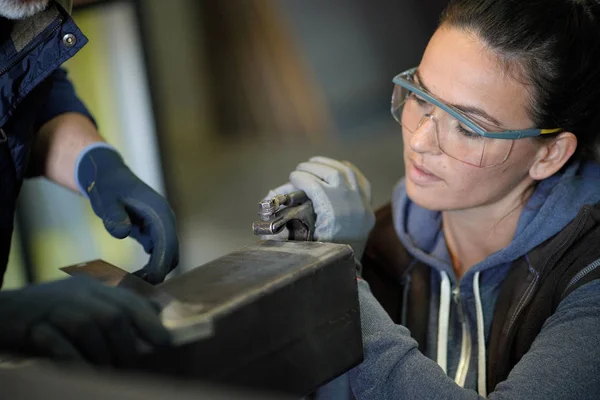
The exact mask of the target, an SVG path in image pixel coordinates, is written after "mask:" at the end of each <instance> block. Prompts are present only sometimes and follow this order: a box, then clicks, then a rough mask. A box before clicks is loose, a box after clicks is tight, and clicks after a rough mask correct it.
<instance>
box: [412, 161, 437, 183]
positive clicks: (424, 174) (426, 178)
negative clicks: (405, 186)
mask: <svg viewBox="0 0 600 400" xmlns="http://www.w3.org/2000/svg"><path fill="white" fill-rule="evenodd" d="M406 175H407V176H408V178H409V179H410V180H411V181H413V182H414V183H415V184H417V185H427V184H431V183H434V182H439V181H441V179H440V178H439V177H438V176H436V175H434V174H432V173H431V172H430V171H429V170H428V169H426V168H425V167H423V166H422V165H419V164H416V163H415V162H414V161H413V160H409V168H408V171H407V174H406Z"/></svg>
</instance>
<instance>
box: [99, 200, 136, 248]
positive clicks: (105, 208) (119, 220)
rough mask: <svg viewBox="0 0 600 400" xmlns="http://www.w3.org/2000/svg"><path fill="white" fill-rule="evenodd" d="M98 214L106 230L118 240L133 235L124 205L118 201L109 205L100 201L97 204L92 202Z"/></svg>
mask: <svg viewBox="0 0 600 400" xmlns="http://www.w3.org/2000/svg"><path fill="white" fill-rule="evenodd" d="M92 205H93V206H94V207H93V208H94V210H95V211H96V214H97V215H98V216H99V217H100V218H102V222H103V223H104V228H106V230H107V231H108V233H110V234H111V235H112V236H113V237H115V238H117V239H124V238H126V237H127V236H129V234H130V233H131V220H130V219H129V215H128V214H127V211H126V210H125V207H124V206H123V204H121V203H119V202H118V201H113V202H111V203H109V204H106V202H101V201H100V199H98V200H97V201H96V202H95V204H94V202H92Z"/></svg>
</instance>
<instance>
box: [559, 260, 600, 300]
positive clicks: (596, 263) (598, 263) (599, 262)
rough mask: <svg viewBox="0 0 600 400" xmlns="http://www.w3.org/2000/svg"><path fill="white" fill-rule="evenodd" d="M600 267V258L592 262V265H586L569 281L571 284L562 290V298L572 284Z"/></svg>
mask: <svg viewBox="0 0 600 400" xmlns="http://www.w3.org/2000/svg"><path fill="white" fill-rule="evenodd" d="M598 267H600V260H596V261H594V262H593V263H591V264H590V265H588V266H587V267H585V268H584V269H582V270H581V271H579V272H578V273H577V275H575V276H574V277H573V278H571V280H570V281H569V284H568V285H567V287H566V288H565V290H564V291H563V292H562V295H561V296H560V297H561V299H562V298H564V297H565V293H567V292H568V291H569V289H570V288H571V286H573V285H575V284H576V283H577V282H579V281H580V280H581V279H583V278H584V277H585V276H586V275H587V274H589V273H590V272H592V271H593V270H595V269H596V268H598Z"/></svg>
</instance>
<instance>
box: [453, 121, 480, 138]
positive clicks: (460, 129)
mask: <svg viewBox="0 0 600 400" xmlns="http://www.w3.org/2000/svg"><path fill="white" fill-rule="evenodd" d="M456 129H457V130H458V132H459V133H460V134H461V135H463V136H464V137H467V138H469V139H481V138H482V136H481V135H479V134H477V133H475V132H473V131H472V130H470V129H468V128H465V127H464V126H462V125H461V124H457V126H456Z"/></svg>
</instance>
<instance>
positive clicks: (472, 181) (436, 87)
mask: <svg viewBox="0 0 600 400" xmlns="http://www.w3.org/2000/svg"><path fill="white" fill-rule="evenodd" d="M415 79H416V81H417V82H418V83H419V84H421V85H422V86H424V87H426V88H427V89H428V90H429V91H430V92H431V93H432V94H433V95H434V96H436V97H437V98H438V99H441V100H443V101H444V102H446V103H447V104H455V105H461V106H464V107H465V108H466V107H470V108H478V109H481V110H483V111H484V112H485V113H487V114H488V115H490V116H492V117H493V118H495V119H496V120H497V121H499V122H500V123H501V125H502V128H505V129H528V128H531V127H532V126H533V122H532V120H531V119H530V117H529V116H528V115H527V112H526V109H527V108H526V105H527V102H528V92H527V90H526V88H525V86H524V85H523V84H521V83H519V82H517V81H516V80H515V79H513V78H511V76H509V74H508V73H507V72H506V70H505V69H504V68H503V66H502V65H500V64H499V63H498V61H497V60H496V58H495V56H494V54H493V53H491V51H490V50H488V49H486V48H485V47H484V45H483V43H482V42H481V41H480V40H479V39H478V38H477V37H476V36H474V35H470V34H467V33H465V32H463V31H461V30H457V29H454V28H448V27H442V28H440V29H438V30H437V32H436V33H435V34H434V35H433V37H432V38H431V41H430V42H429V45H428V46H427V49H426V50H425V54H424V55H423V59H422V60H421V64H420V65H419V68H418V78H415ZM419 79H421V81H419ZM467 115H469V114H468V113H467ZM499 130H503V129H499ZM441 134H442V133H441ZM434 135H435V133H434V129H432V128H431V124H424V125H423V128H422V129H417V130H416V131H415V132H414V133H411V132H409V131H408V130H406V129H403V133H402V137H403V141H404V163H405V167H406V189H407V192H408V195H409V197H410V198H411V200H412V201H414V202H415V203H417V204H419V205H420V206H422V207H425V208H428V209H432V210H440V211H448V210H463V209H471V208H476V207H481V206H485V205H490V204H494V203H496V202H499V201H501V200H502V199H504V198H507V196H509V195H510V194H515V193H514V192H515V191H522V190H523V188H524V187H527V186H529V184H530V183H531V182H532V181H533V180H532V179H531V178H530V176H529V168H530V167H531V165H532V164H533V162H534V159H535V155H536V151H537V150H538V147H537V146H536V142H535V141H533V140H530V139H521V140H515V141H514V144H513V147H512V150H511V152H510V154H509V156H508V158H507V159H506V161H505V162H504V163H503V164H501V165H498V166H495V167H491V168H477V167H474V166H472V165H468V164H465V163H462V162H460V161H458V160H456V159H454V158H451V157H449V156H447V155H446V154H444V153H442V152H441V151H440V150H439V148H438V146H437V143H436V139H435V136H434Z"/></svg>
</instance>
